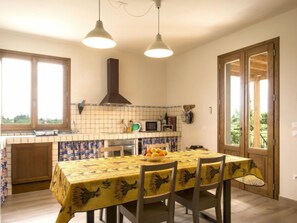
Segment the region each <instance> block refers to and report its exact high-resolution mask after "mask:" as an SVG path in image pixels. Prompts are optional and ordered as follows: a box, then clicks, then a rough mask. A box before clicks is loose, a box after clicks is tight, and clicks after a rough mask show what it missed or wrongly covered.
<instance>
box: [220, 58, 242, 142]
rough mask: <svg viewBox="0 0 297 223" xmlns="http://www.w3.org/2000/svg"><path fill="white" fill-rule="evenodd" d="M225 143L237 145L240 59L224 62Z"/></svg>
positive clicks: (238, 134)
mask: <svg viewBox="0 0 297 223" xmlns="http://www.w3.org/2000/svg"><path fill="white" fill-rule="evenodd" d="M224 76H225V77H224V82H225V92H224V94H225V106H224V107H225V125H224V126H225V144H226V145H232V146H239V144H240V137H241V127H240V104H241V102H240V91H241V89H240V85H241V83H240V82H241V79H240V60H239V59H238V60H234V61H230V62H228V63H225V75H224Z"/></svg>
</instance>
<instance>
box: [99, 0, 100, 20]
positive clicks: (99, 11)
mask: <svg viewBox="0 0 297 223" xmlns="http://www.w3.org/2000/svg"><path fill="white" fill-rule="evenodd" d="M99 21H100V0H99Z"/></svg>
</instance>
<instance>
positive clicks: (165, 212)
mask: <svg viewBox="0 0 297 223" xmlns="http://www.w3.org/2000/svg"><path fill="white" fill-rule="evenodd" d="M176 168H177V161H175V162H171V163H165V164H157V165H143V166H141V168H140V178H139V180H138V199H137V201H133V202H129V203H126V204H122V205H119V206H118V217H119V223H122V222H123V215H124V216H126V217H127V218H128V219H129V221H131V222H132V223H152V222H153V223H157V222H164V221H167V222H170V223H173V222H174V207H175V201H174V190H175V182H176ZM170 169H171V174H170V178H169V183H170V189H169V191H167V192H165V193H163V194H159V195H154V196H145V194H144V193H145V190H144V182H145V177H146V176H145V174H146V173H147V172H159V171H162V170H170ZM165 199H168V203H167V204H165V203H164V202H163V201H164V200H165Z"/></svg>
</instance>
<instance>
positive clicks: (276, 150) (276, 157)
mask: <svg viewBox="0 0 297 223" xmlns="http://www.w3.org/2000/svg"><path fill="white" fill-rule="evenodd" d="M279 42H280V38H279V37H277V38H273V39H270V40H267V41H263V42H260V43H257V44H254V45H251V46H248V47H244V48H241V49H238V50H235V51H232V52H229V53H226V54H222V55H219V56H218V58H217V64H218V66H217V74H218V76H217V81H218V85H217V107H218V110H217V111H218V112H217V120H218V121H217V148H218V151H219V152H223V151H222V149H221V148H220V144H221V138H220V137H221V136H220V132H221V131H222V129H221V128H223V126H224V125H222V123H221V121H220V120H224V119H222V118H223V115H224V111H222V109H223V106H222V105H223V104H224V103H225V102H224V101H223V100H221V99H220V96H221V95H224V88H220V83H221V78H223V77H222V73H221V70H222V69H221V67H220V66H224V64H223V63H222V58H223V57H224V58H227V57H228V58H232V57H236V55H237V58H240V59H243V58H242V55H241V54H242V53H243V52H244V51H250V50H252V49H253V48H257V47H261V46H264V45H267V44H273V54H274V55H273V64H274V67H273V71H274V81H273V95H274V98H273V99H272V102H273V105H272V106H273V111H272V112H273V125H274V131H273V139H274V145H273V148H272V150H273V151H272V152H273V195H272V198H273V199H279V184H280V183H279V173H280V171H279V168H280V167H279V141H280V137H279V98H280V97H279ZM245 57H246V56H245ZM247 66H248V65H247V64H245V65H244V67H241V68H240V69H241V70H240V71H241V72H246V71H247ZM242 86H243V84H241V87H242ZM242 97H244V99H246V97H247V95H246V92H244V95H242ZM241 103H245V102H244V101H241ZM244 106H245V105H244ZM245 112H246V109H245V111H244V113H245ZM246 115H247V114H244V116H245V117H246ZM241 122H246V118H245V119H244V120H241ZM244 140H245V141H246V140H247V139H244ZM246 145H247V144H246V142H244V146H246ZM244 153H245V154H240V156H245V155H246V153H247V152H246V151H245V152H244ZM241 188H243V187H241Z"/></svg>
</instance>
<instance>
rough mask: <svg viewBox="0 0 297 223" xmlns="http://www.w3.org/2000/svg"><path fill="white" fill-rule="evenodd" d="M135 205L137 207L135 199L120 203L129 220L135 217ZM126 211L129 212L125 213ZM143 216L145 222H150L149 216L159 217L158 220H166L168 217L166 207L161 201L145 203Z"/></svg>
mask: <svg viewBox="0 0 297 223" xmlns="http://www.w3.org/2000/svg"><path fill="white" fill-rule="evenodd" d="M136 207H137V201H133V202H129V203H126V204H122V205H120V208H121V209H125V212H126V213H125V214H124V215H125V216H126V217H127V218H128V219H129V220H130V221H133V220H134V219H135V217H136ZM127 211H128V212H130V213H127ZM143 217H144V219H145V221H146V222H150V218H151V217H152V218H154V219H158V218H159V219H160V222H162V221H166V220H167V218H168V208H167V206H166V205H165V204H164V203H163V202H156V203H151V204H145V205H144V213H143ZM131 218H132V219H131ZM159 219H158V220H159ZM158 222H159V221H158Z"/></svg>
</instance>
